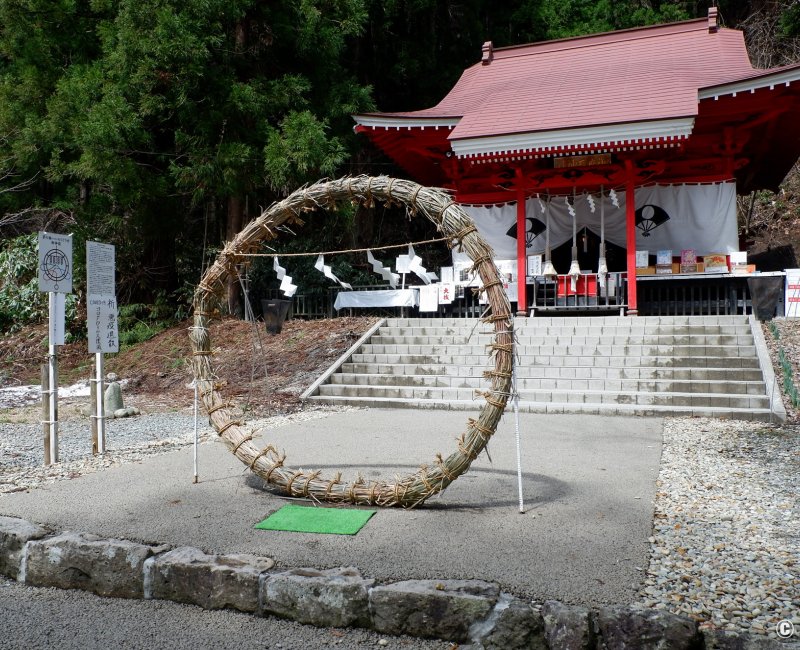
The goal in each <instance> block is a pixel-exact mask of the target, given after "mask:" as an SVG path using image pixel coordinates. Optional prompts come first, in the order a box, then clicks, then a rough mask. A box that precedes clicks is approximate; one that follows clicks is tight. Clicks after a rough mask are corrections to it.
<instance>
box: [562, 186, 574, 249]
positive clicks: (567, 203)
mask: <svg viewBox="0 0 800 650" xmlns="http://www.w3.org/2000/svg"><path fill="white" fill-rule="evenodd" d="M564 203H565V204H566V206H567V212H569V216H570V217H573V218H574V217H575V208H574V207H573V205H572V204H573V203H575V199H574V198H573V199H572V203H570V202H569V197H568V196H565V197H564ZM572 243H573V245H574V244H575V242H574V241H573V242H572Z"/></svg>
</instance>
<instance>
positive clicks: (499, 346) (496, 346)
mask: <svg viewBox="0 0 800 650" xmlns="http://www.w3.org/2000/svg"><path fill="white" fill-rule="evenodd" d="M486 347H487V348H491V349H492V351H493V352H507V353H508V354H512V353H513V352H514V344H513V343H489V344H488V345H487V346H486Z"/></svg>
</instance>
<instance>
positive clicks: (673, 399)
mask: <svg viewBox="0 0 800 650" xmlns="http://www.w3.org/2000/svg"><path fill="white" fill-rule="evenodd" d="M320 395H323V396H331V395H332V396H339V397H370V398H372V397H380V398H394V399H398V398H400V399H413V400H448V401H449V400H455V401H467V400H470V399H473V398H474V397H475V395H476V392H475V389H474V388H444V387H437V388H431V387H427V386H423V387H417V386H351V385H342V384H325V385H323V386H320ZM519 396H520V401H521V402H532V403H542V404H549V403H550V402H558V403H572V402H577V403H580V404H591V403H601V404H641V405H652V404H656V405H661V406H681V407H684V406H714V407H717V406H719V407H727V408H743V409H747V408H768V407H769V400H768V399H767V397H766V395H721V394H715V393H677V392H676V393H658V392H648V391H645V392H636V391H618V392H614V391H604V390H548V389H540V390H522V389H520V391H519Z"/></svg>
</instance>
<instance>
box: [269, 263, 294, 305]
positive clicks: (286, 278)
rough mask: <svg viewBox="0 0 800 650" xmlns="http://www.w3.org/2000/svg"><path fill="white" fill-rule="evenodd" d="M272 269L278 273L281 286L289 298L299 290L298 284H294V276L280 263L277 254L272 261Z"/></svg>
mask: <svg viewBox="0 0 800 650" xmlns="http://www.w3.org/2000/svg"><path fill="white" fill-rule="evenodd" d="M272 269H273V270H274V271H275V273H276V274H277V275H278V279H279V280H280V281H281V287H280V288H281V291H282V292H283V295H284V296H286V297H287V298H291V297H292V296H293V295H294V293H295V291H297V285H296V284H292V276H291V275H286V269H285V268H283V267H282V266H281V265H280V262H278V258H277V256H276V257H275V260H274V261H273V263H272Z"/></svg>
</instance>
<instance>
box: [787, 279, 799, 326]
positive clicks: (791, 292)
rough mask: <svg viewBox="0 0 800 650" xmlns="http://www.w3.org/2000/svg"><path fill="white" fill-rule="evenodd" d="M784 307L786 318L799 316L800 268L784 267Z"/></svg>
mask: <svg viewBox="0 0 800 650" xmlns="http://www.w3.org/2000/svg"><path fill="white" fill-rule="evenodd" d="M783 304H784V305H785V307H784V309H785V310H786V312H785V313H786V317H787V318H800V269H786V296H785V297H784V303H783Z"/></svg>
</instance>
